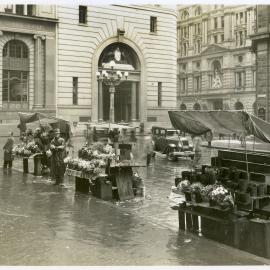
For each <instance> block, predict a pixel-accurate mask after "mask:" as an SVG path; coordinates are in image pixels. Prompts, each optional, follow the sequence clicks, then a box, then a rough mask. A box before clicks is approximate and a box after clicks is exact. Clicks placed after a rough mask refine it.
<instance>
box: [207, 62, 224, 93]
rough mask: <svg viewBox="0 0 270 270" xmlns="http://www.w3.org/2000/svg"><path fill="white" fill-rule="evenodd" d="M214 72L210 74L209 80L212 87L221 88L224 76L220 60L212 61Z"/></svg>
mask: <svg viewBox="0 0 270 270" xmlns="http://www.w3.org/2000/svg"><path fill="white" fill-rule="evenodd" d="M212 70H213V74H211V75H210V78H209V82H210V85H211V87H212V88H221V86H222V77H221V64H220V62H219V61H218V60H215V61H214V62H213V63H212Z"/></svg>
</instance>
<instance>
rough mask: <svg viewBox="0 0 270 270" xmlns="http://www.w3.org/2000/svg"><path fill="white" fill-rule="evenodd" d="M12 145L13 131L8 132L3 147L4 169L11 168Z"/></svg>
mask: <svg viewBox="0 0 270 270" xmlns="http://www.w3.org/2000/svg"><path fill="white" fill-rule="evenodd" d="M13 145H14V138H13V132H10V133H9V137H8V138H7V141H6V143H5V145H4V147H3V150H4V169H7V167H8V168H9V169H11V168H12V162H13V153H12V149H13Z"/></svg>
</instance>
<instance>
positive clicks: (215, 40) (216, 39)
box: [214, 36, 218, 44]
mask: <svg viewBox="0 0 270 270" xmlns="http://www.w3.org/2000/svg"><path fill="white" fill-rule="evenodd" d="M214 43H215V44H216V43H218V38H217V36H214Z"/></svg>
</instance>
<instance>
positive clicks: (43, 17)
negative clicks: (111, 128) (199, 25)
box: [0, 5, 177, 122]
mask: <svg viewBox="0 0 270 270" xmlns="http://www.w3.org/2000/svg"><path fill="white" fill-rule="evenodd" d="M0 34H1V35H0V51H1V56H0V57H1V58H0V63H1V64H0V65H1V66H0V110H1V111H2V112H1V115H2V117H1V119H2V120H4V119H7V120H8V119H17V116H16V114H17V112H18V111H43V112H45V113H52V114H56V115H57V116H59V117H62V118H65V119H67V120H70V121H76V122H78V121H88V120H92V121H98V120H99V121H103V120H108V119H109V107H110V93H109V89H108V88H109V87H108V86H106V85H105V84H104V83H102V82H100V81H98V80H97V76H96V73H97V72H98V71H100V70H101V69H102V68H103V69H107V68H110V67H109V66H108V63H109V62H110V61H111V60H114V61H115V63H116V65H115V69H118V70H121V71H122V72H126V71H127V72H129V76H128V78H127V80H125V82H122V83H121V84H120V85H119V86H117V87H116V91H115V94H114V100H115V121H116V122H120V121H124V122H156V121H158V122H167V121H168V113H167V111H168V109H171V108H176V100H177V92H176V73H177V72H176V65H175V59H176V12H175V10H173V9H169V8H166V7H161V6H158V5H144V6H137V5H132V6H130V5H107V6H75V5H74V6H70V5H67V6H38V5H10V6H8V5H5V6H4V5H3V6H1V7H0ZM7 112H8V113H7Z"/></svg>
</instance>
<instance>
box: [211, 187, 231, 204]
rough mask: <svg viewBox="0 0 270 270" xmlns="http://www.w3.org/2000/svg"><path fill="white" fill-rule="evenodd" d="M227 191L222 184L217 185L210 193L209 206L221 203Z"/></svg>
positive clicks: (227, 193)
mask: <svg viewBox="0 0 270 270" xmlns="http://www.w3.org/2000/svg"><path fill="white" fill-rule="evenodd" d="M227 195H229V191H228V190H227V189H226V188H225V187H224V186H222V185H217V186H216V187H215V188H214V189H213V190H212V191H211V193H210V200H209V204H210V206H217V205H220V204H222V203H223V201H224V199H225V197H226V196H227Z"/></svg>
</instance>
